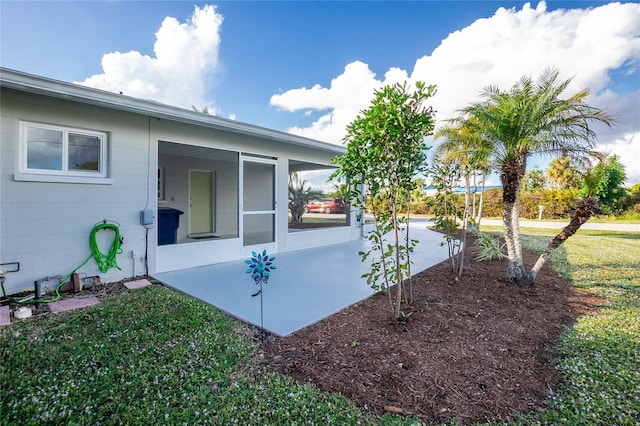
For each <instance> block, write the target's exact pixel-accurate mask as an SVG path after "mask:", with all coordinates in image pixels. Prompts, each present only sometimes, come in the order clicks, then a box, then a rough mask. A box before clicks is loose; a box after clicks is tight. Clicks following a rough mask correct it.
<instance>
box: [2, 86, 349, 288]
mask: <svg viewBox="0 0 640 426" xmlns="http://www.w3.org/2000/svg"><path fill="white" fill-rule="evenodd" d="M0 102H1V104H0V112H1V115H0V142H1V144H0V263H6V262H20V271H19V272H15V273H10V274H7V281H6V285H5V287H6V290H7V292H8V293H9V294H14V293H16V292H20V291H32V290H33V283H34V281H36V280H38V279H42V278H44V277H47V276H54V275H62V276H66V275H67V274H69V273H70V272H71V271H72V270H73V269H74V268H76V267H77V266H78V265H80V264H81V263H82V262H83V261H84V260H85V259H86V258H87V257H88V256H89V254H90V249H89V234H90V232H91V230H92V228H93V227H94V225H95V224H97V223H99V222H101V221H102V220H105V219H106V220H108V221H113V222H117V223H118V224H119V227H120V231H121V233H122V236H123V237H124V246H123V250H124V251H123V253H122V254H120V255H118V258H117V260H118V264H119V266H120V267H121V270H118V269H111V270H110V271H108V272H107V273H102V272H100V271H99V269H98V267H97V265H96V263H95V262H94V261H93V260H90V261H89V262H88V263H87V265H85V266H84V267H83V268H81V269H80V270H79V271H78V272H80V273H83V274H86V275H88V276H92V275H99V276H100V277H101V279H102V280H103V281H115V280H119V279H123V278H128V277H132V276H134V274H137V275H141V274H144V273H145V272H147V271H146V270H145V262H144V258H143V256H144V253H145V249H146V247H147V234H148V248H149V252H148V254H149V256H148V266H149V270H148V272H149V273H150V274H153V273H155V272H163V271H168V270H175V269H181V268H186V267H194V266H201V265H206V264H209V263H217V262H223V261H230V260H237V259H240V258H242V251H243V247H242V241H241V236H236V237H232V238H228V239H220V240H211V241H197V242H193V243H185V244H176V245H169V246H160V247H158V246H157V230H156V229H155V227H154V228H152V229H149V230H147V229H146V228H145V227H144V226H142V225H140V218H139V214H140V211H141V210H143V209H150V210H152V211H154V212H156V211H157V207H158V201H157V168H158V166H159V165H164V166H165V167H167V168H169V169H170V170H168V171H167V172H169V171H171V172H174V171H175V172H176V173H178V174H179V173H182V175H181V176H180V178H179V179H177V180H175V181H172V183H171V185H175V186H174V187H172V186H171V185H169V186H166V187H165V202H163V203H161V204H160V205H161V206H167V207H175V208H177V209H179V210H182V211H185V214H184V215H183V216H182V217H181V224H180V227H179V235H178V239H179V240H180V239H181V238H184V237H186V235H187V233H188V230H189V226H188V222H187V221H188V215H187V214H186V212H187V211H188V202H189V201H188V189H187V188H188V179H189V176H188V170H190V169H191V170H212V171H215V173H216V186H215V191H216V195H217V198H218V205H217V206H216V230H215V231H216V233H221V234H223V233H224V234H226V233H227V231H228V233H229V234H233V233H235V232H237V221H238V204H237V200H238V196H237V194H238V180H239V179H238V163H237V162H234V161H216V160H207V159H194V158H193V157H189V158H185V157H181V156H180V155H174V156H172V157H166V156H165V157H163V158H161V159H160V160H159V154H158V141H166V142H173V143H179V144H187V145H194V146H201V147H207V148H217V149H221V150H227V151H234V152H236V153H244V154H251V155H257V156H264V157H268V158H271V159H273V160H275V162H276V164H277V178H276V181H277V190H276V192H277V200H278V204H277V206H276V208H277V224H276V233H277V235H276V239H277V251H279V252H283V251H287V250H296V249H300V248H304V247H309V246H315V245H320V244H327V243H332V242H338V241H347V240H349V239H355V238H358V237H359V231H358V229H357V228H355V227H351V228H347V227H343V228H342V229H333V230H326V232H325V233H322V230H318V231H313V232H312V233H309V234H306V235H304V233H300V234H299V236H298V235H295V236H293V235H289V232H288V226H287V210H288V207H287V195H288V191H287V182H288V164H289V160H290V159H293V160H297V161H304V162H309V163H315V164H325V165H328V164H330V163H331V157H332V156H333V154H331V152H329V151H327V150H317V149H314V148H311V147H309V146H304V145H303V144H297V143H294V144H291V143H284V142H281V141H275V140H272V139H268V138H261V137H257V136H248V135H246V134H240V133H236V132H234V131H226V130H225V131H222V130H216V129H213V128H210V127H206V126H200V125H198V124H187V123H185V122H182V121H174V120H171V119H167V118H156V117H148V116H147V115H146V114H144V113H132V112H124V111H119V110H117V108H116V109H113V108H109V107H104V106H93V105H89V104H85V103H80V102H77V101H73V100H68V99H59V98H56V97H48V96H43V95H36V94H29V93H25V92H21V91H16V90H13V89H6V88H4V87H3V88H2V93H1V97H0ZM127 102H129V101H127ZM21 120H23V121H31V122H36V123H45V124H52V125H58V126H68V127H73V128H80V129H89V130H95V131H101V132H105V133H106V134H107V135H108V142H107V144H108V178H109V179H110V181H109V182H108V184H95V183H57V182H42V181H39V182H25V181H17V180H16V179H15V178H14V175H15V173H17V172H18V171H19V170H18V161H19V155H18V150H19V146H20V144H19V127H20V126H19V123H20V121H21ZM185 184H186V185H185ZM220 200H222V202H221V201H220ZM225 200H229V202H225ZM101 232H103V233H105V234H99V236H100V237H101V238H99V240H100V241H101V244H102V245H103V247H104V250H103V251H106V249H107V247H106V244H108V243H110V239H109V238H108V237H110V234H108V232H109V231H101ZM102 237H104V238H102ZM103 240H104V241H103ZM107 240H108V241H107ZM133 253H135V254H136V257H135V258H134V256H133ZM50 286H51V287H54V286H55V283H54V282H52V283H50Z"/></svg>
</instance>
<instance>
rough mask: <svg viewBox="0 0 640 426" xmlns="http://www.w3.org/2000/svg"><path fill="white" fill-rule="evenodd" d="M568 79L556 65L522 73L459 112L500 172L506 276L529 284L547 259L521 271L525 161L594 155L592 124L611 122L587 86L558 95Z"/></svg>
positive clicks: (582, 217)
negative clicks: (530, 74) (539, 157)
mask: <svg viewBox="0 0 640 426" xmlns="http://www.w3.org/2000/svg"><path fill="white" fill-rule="evenodd" d="M570 83H571V79H569V80H560V78H559V71H558V70H557V69H547V70H546V71H544V72H543V73H542V74H541V75H540V77H539V78H538V80H537V81H533V80H532V79H531V77H527V76H525V77H522V78H521V79H520V81H519V82H517V83H516V84H515V85H514V86H513V87H512V88H511V89H510V90H508V91H503V90H500V89H499V88H498V87H496V86H489V87H487V88H485V89H484V91H483V93H482V97H484V98H485V99H486V100H485V101H482V102H478V103H474V104H472V105H470V106H468V107H466V108H464V109H463V110H462V113H463V116H462V118H461V120H464V121H467V122H468V123H469V125H472V126H475V127H476V129H475V131H476V132H477V133H479V134H480V135H481V136H482V140H483V143H488V144H489V145H490V146H491V153H492V159H493V161H494V163H495V165H496V167H497V169H498V170H499V173H500V180H501V182H502V187H503V192H502V202H503V212H502V219H503V224H504V238H505V243H506V247H507V253H508V258H509V265H508V268H507V279H508V280H509V281H510V282H511V283H514V284H517V285H531V284H533V283H534V281H535V276H536V274H537V271H538V270H539V269H540V268H541V267H542V265H544V262H545V261H546V259H547V257H546V256H545V257H544V258H543V257H542V256H541V258H540V259H539V260H540V261H541V264H540V265H537V264H536V267H535V268H534V269H532V270H531V271H530V272H527V271H526V270H525V268H524V264H523V260H522V246H521V243H520V225H519V220H520V211H519V207H520V206H519V204H520V203H519V197H520V190H521V186H522V181H523V179H524V176H525V173H526V169H527V160H528V159H529V157H531V156H532V155H534V154H543V155H554V154H555V155H557V154H564V155H567V156H571V157H575V158H577V159H581V158H585V157H588V156H590V155H594V148H595V140H596V134H595V132H594V131H593V127H592V126H591V125H590V124H591V122H593V121H596V122H601V123H604V124H607V125H609V126H610V125H611V124H612V123H613V119H612V118H611V117H610V116H608V115H607V114H606V113H605V112H603V111H602V110H600V109H598V108H595V107H592V106H589V105H587V104H585V102H584V101H585V98H586V97H587V96H588V94H589V90H588V89H583V90H581V91H579V92H577V93H575V94H573V95H571V96H569V97H568V98H565V99H562V98H561V95H562V94H563V93H564V91H565V90H566V89H567V87H568V86H569V84H570ZM470 118H472V119H470ZM585 203H586V204H585V205H583V206H582V207H583V208H579V209H576V210H575V214H578V215H579V218H578V220H576V221H575V222H574V221H573V218H572V221H571V222H570V226H571V228H570V229H566V228H565V230H566V232H565V230H563V231H562V232H561V234H562V235H561V238H560V239H559V240H558V241H560V244H561V243H562V242H563V241H565V240H566V238H568V237H569V236H571V235H573V233H575V232H576V231H577V229H578V228H579V227H580V225H581V224H582V223H584V222H585V221H586V220H588V219H589V217H591V214H593V212H594V210H593V209H592V208H590V206H592V203H591V202H590V200H586V201H585ZM575 225H577V227H576V226H575ZM559 236H560V234H559ZM554 241H556V240H555V239H554ZM550 246H551V243H550ZM556 247H557V246H556ZM554 248H555V247H554Z"/></svg>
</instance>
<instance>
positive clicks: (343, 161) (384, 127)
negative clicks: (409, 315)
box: [331, 82, 435, 319]
mask: <svg viewBox="0 0 640 426" xmlns="http://www.w3.org/2000/svg"><path fill="white" fill-rule="evenodd" d="M434 93H435V86H426V85H425V84H424V83H422V82H416V84H415V89H413V90H411V89H410V88H409V87H408V86H407V84H406V83H404V84H398V83H396V84H393V85H388V86H385V87H384V88H382V89H381V90H379V91H376V92H375V95H374V99H373V101H372V103H371V105H370V107H369V108H368V109H367V110H365V111H362V112H361V113H360V114H359V115H358V117H357V118H356V119H355V120H354V121H353V122H352V123H351V124H349V126H348V128H347V136H346V137H345V138H344V142H346V143H347V149H346V152H345V153H344V154H343V155H342V156H340V157H337V158H336V159H335V163H336V164H338V165H339V166H340V168H339V169H338V170H337V171H336V172H335V173H334V174H333V175H332V176H331V178H338V179H339V180H341V181H347V182H350V183H351V185H352V186H351V190H350V191H349V194H348V201H349V203H350V204H351V205H352V206H355V207H360V208H362V210H364V208H365V207H367V206H370V207H371V208H372V210H373V211H372V213H373V217H374V224H375V229H374V231H372V232H370V233H369V235H368V239H369V241H370V242H371V250H369V251H368V252H361V253H360V255H361V257H362V260H363V261H365V260H366V259H367V258H369V256H370V255H372V254H374V253H375V255H374V256H372V257H371V259H372V260H371V270H370V271H369V272H367V273H365V274H363V277H364V278H366V279H367V282H368V283H369V285H371V287H372V288H373V289H374V290H387V293H388V295H389V304H390V307H391V312H392V315H393V317H394V318H395V319H400V318H401V317H402V310H401V304H402V301H403V290H402V282H403V280H404V279H406V278H410V277H411V274H410V269H409V264H410V262H411V260H410V253H411V251H413V248H414V247H415V244H416V243H417V241H416V240H413V239H410V238H409V234H408V233H409V223H408V221H409V214H407V215H406V216H403V215H402V214H401V213H402V210H403V207H406V205H403V204H402V203H401V200H409V199H410V194H411V191H413V190H414V189H415V188H416V181H415V177H416V175H418V174H420V173H421V172H424V171H425V169H426V151H427V149H428V147H427V145H426V143H425V141H424V140H425V137H426V136H428V135H430V134H431V133H432V131H433V128H434V118H433V114H432V109H431V108H430V107H427V106H425V105H424V103H425V101H426V100H427V99H429V98H430V97H431V96H433V94H434ZM368 200H369V201H370V202H368ZM401 234H404V236H401ZM389 239H390V240H391V241H389ZM394 284H395V292H396V294H395V298H394V297H392V294H391V292H392V290H391V287H392V285H394ZM409 293H411V290H410V291H409Z"/></svg>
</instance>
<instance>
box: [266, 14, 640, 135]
mask: <svg viewBox="0 0 640 426" xmlns="http://www.w3.org/2000/svg"><path fill="white" fill-rule="evenodd" d="M638 28H640V4H636V3H627V4H620V3H610V4H607V5H604V6H600V7H596V8H590V9H570V10H565V9H561V10H555V11H551V12H548V11H547V7H546V3H545V2H540V3H538V4H537V6H536V7H535V8H533V7H531V5H530V4H528V3H527V4H525V5H524V6H523V7H522V9H521V10H516V9H508V10H507V9H504V8H499V9H498V10H497V11H496V12H495V14H494V15H493V16H491V17H489V18H486V19H478V20H477V21H475V22H474V23H472V24H471V25H469V26H468V27H466V28H463V29H461V30H459V31H456V32H454V33H451V34H449V36H448V37H447V38H445V39H444V40H443V41H442V42H441V43H440V45H439V46H438V47H437V48H436V49H435V50H433V52H432V53H431V54H430V55H425V56H423V57H421V58H419V59H417V60H416V63H415V66H414V69H413V70H412V72H411V74H410V76H409V77H408V73H407V71H404V70H400V69H397V68H391V69H389V71H388V72H387V73H386V74H385V76H384V78H383V79H376V75H375V74H374V73H373V72H372V71H371V70H370V69H369V67H368V65H367V64H365V63H362V62H353V63H351V64H348V65H347V66H346V67H345V70H344V72H343V73H342V74H341V75H339V76H337V77H335V78H334V79H333V80H332V81H331V84H330V85H329V86H328V87H323V86H322V85H321V84H319V83H316V84H315V85H314V86H313V87H311V88H310V89H307V88H298V89H291V90H288V91H285V92H283V93H281V94H278V95H274V96H273V97H272V98H271V103H272V105H275V106H277V107H278V108H280V109H282V110H285V111H298V110H305V111H307V110H310V109H312V110H317V111H322V112H323V115H322V116H320V117H319V118H318V119H317V120H316V121H315V122H313V123H312V124H311V125H310V126H307V127H292V128H290V129H289V131H290V132H292V133H296V134H301V135H304V136H307V137H311V138H316V139H320V140H325V141H328V142H333V143H339V142H340V141H341V139H342V138H343V137H344V135H345V128H346V126H347V125H348V124H349V123H350V122H351V121H352V120H353V119H354V118H355V117H356V116H357V114H358V112H359V111H360V110H362V109H364V108H366V107H367V106H368V105H369V103H370V101H371V99H372V96H373V91H374V89H376V88H380V87H382V86H383V85H385V84H390V83H393V82H395V81H401V80H404V79H407V78H410V79H411V80H412V81H416V80H422V81H424V82H426V83H427V84H436V85H437V86H438V92H437V94H436V95H435V96H434V98H433V99H432V101H431V104H432V105H433V107H434V109H435V110H437V111H438V115H437V118H438V119H439V120H443V119H447V118H451V117H453V116H455V115H456V110H458V109H459V108H462V107H464V106H465V105H467V104H469V103H470V102H474V101H476V100H478V94H479V93H480V91H481V90H482V89H483V88H484V87H486V86H488V85H497V86H498V87H500V88H502V89H508V88H509V87H511V86H512V85H513V84H514V83H515V82H516V81H517V80H518V79H519V78H520V77H521V76H523V75H531V76H532V77H534V78H536V77H537V76H538V75H539V74H540V73H541V72H542V71H543V70H544V69H545V68H547V67H549V66H553V67H558V68H559V69H560V71H561V73H562V76H563V78H570V77H573V78H574V79H573V83H572V86H571V87H570V88H569V89H568V93H570V92H572V91H576V90H579V89H582V88H585V87H588V88H589V89H590V90H591V92H592V95H591V99H590V102H593V103H594V104H595V105H596V106H600V107H607V108H606V109H607V110H613V111H615V110H617V109H618V108H616V105H611V104H609V103H606V104H605V102H604V100H605V99H608V100H609V101H615V102H617V103H618V105H622V106H621V107H620V110H621V111H622V113H621V115H622V116H624V115H626V117H619V118H620V119H621V125H620V127H619V128H618V130H615V129H614V131H609V130H608V129H606V130H603V131H602V133H601V134H599V138H600V140H601V141H602V142H603V144H604V145H607V144H612V143H614V142H613V141H615V140H622V139H620V137H621V131H623V133H625V134H626V133H630V134H635V133H637V132H638V131H640V122H639V120H638V118H637V117H638V115H637V112H638V111H639V110H640V101H639V100H638V92H637V91H636V92H635V93H613V92H611V91H612V90H613V89H611V88H609V87H608V86H607V85H608V83H609V82H610V77H609V73H610V72H611V71H613V70H617V69H620V70H621V71H623V73H630V72H637V69H638V63H639V62H640V39H639V38H638ZM634 90H637V87H636V89H634ZM629 111H631V112H633V111H635V113H634V114H633V115H632V114H631V113H629ZM635 143H636V144H637V143H638V141H637V138H636V139H635Z"/></svg>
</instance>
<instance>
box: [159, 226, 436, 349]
mask: <svg viewBox="0 0 640 426" xmlns="http://www.w3.org/2000/svg"><path fill="white" fill-rule="evenodd" d="M411 237H412V238H415V239H418V240H419V241H420V243H419V244H418V246H417V247H416V249H415V251H414V253H413V254H412V260H413V262H414V263H413V265H412V267H411V271H412V273H413V274H414V275H415V274H417V273H419V272H421V271H424V270H425V269H428V268H429V267H431V266H433V265H435V264H437V263H440V262H441V261H443V260H445V259H446V258H447V257H448V254H447V248H446V247H442V246H440V242H441V241H442V235H441V234H438V233H435V232H433V231H430V230H428V229H426V224H425V223H416V224H413V223H412V225H411ZM368 247H369V243H368V241H365V240H358V241H351V242H347V243H339V244H332V245H327V246H322V247H316V248H311V249H304V250H297V251H290V252H285V253H276V254H275V256H276V259H275V261H274V265H275V266H276V267H277V269H276V270H275V271H273V273H272V275H271V278H270V279H269V282H268V283H267V284H265V285H264V286H263V294H262V297H263V300H262V303H263V313H264V328H265V329H267V330H269V331H270V332H272V333H274V334H276V335H280V336H285V335H287V334H290V333H293V332H294V331H296V330H299V329H301V328H303V327H306V326H308V325H310V324H313V323H315V322H317V321H319V320H321V319H323V318H325V317H327V316H329V315H331V314H334V313H336V312H338V311H340V310H342V309H344V308H345V307H347V306H349V305H352V304H354V303H357V302H359V301H361V300H363V299H366V298H367V297H369V296H371V295H372V294H373V291H372V290H371V288H369V286H368V285H367V284H366V281H365V280H364V279H363V278H361V275H362V274H363V273H364V272H366V271H367V270H368V267H369V261H367V262H366V263H362V262H361V260H360V256H359V255H358V252H359V251H362V250H367V249H368ZM270 254H272V253H270ZM246 270H247V265H246V264H245V263H244V261H235V262H228V263H221V264H216V265H209V266H203V267H199V268H191V269H184V270H180V271H173V272H165V273H160V274H155V275H154V278H155V279H157V280H159V281H160V282H162V283H164V284H165V285H167V286H168V287H171V288H174V289H176V290H179V291H182V292H184V293H186V294H189V295H191V296H193V297H196V298H198V299H201V300H203V301H205V302H207V303H210V304H211V305H214V306H216V307H218V308H219V309H221V310H223V311H225V312H227V313H229V314H230V315H232V316H234V317H237V318H239V319H241V320H243V321H246V322H248V323H251V324H254V325H258V326H260V322H261V319H260V296H257V297H252V296H251V295H252V293H254V292H256V291H257V290H258V287H257V286H256V284H255V283H254V282H253V281H252V279H251V278H250V276H249V275H248V274H246V273H245V271H246Z"/></svg>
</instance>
